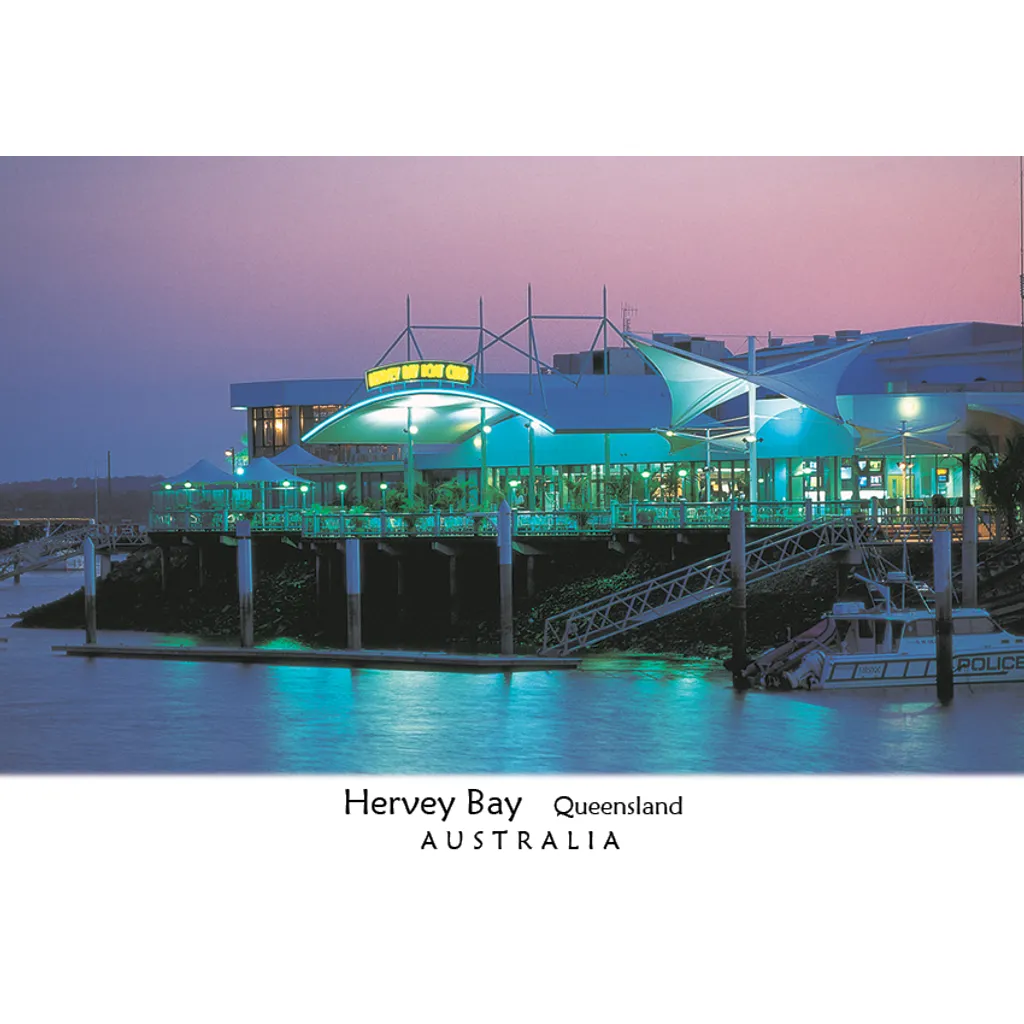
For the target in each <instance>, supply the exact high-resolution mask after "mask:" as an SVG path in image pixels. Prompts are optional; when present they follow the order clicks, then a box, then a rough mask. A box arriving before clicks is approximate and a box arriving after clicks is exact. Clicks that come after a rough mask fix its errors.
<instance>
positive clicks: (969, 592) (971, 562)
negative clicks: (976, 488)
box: [960, 505, 978, 608]
mask: <svg viewBox="0 0 1024 1024" xmlns="http://www.w3.org/2000/svg"><path fill="white" fill-rule="evenodd" d="M960 551H961V559H960V560H961V567H962V572H961V581H962V583H961V585H962V588H963V591H962V593H961V597H960V603H961V604H962V605H963V606H964V607H965V608H977V607H978V510H977V509H976V508H975V507H974V506H973V505H968V506H966V507H965V508H964V536H963V541H962V543H961V548H960Z"/></svg>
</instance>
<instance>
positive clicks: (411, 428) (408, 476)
mask: <svg viewBox="0 0 1024 1024" xmlns="http://www.w3.org/2000/svg"><path fill="white" fill-rule="evenodd" d="M405 416H406V419H405V433H406V434H408V435H409V443H408V444H407V445H406V446H405V504H406V507H407V508H409V509H411V508H412V505H413V490H414V488H415V472H416V471H415V468H414V465H413V459H414V455H413V438H414V437H415V436H416V435H417V434H418V433H419V432H420V428H419V427H418V426H416V424H415V423H413V421H412V406H411V405H410V406H409V407H408V408H407V409H406V411H405Z"/></svg>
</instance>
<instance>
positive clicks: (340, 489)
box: [338, 484, 348, 508]
mask: <svg viewBox="0 0 1024 1024" xmlns="http://www.w3.org/2000/svg"><path fill="white" fill-rule="evenodd" d="M347 490H348V484H338V500H339V502H340V503H341V507H342V508H344V507H345V492H346V491H347Z"/></svg>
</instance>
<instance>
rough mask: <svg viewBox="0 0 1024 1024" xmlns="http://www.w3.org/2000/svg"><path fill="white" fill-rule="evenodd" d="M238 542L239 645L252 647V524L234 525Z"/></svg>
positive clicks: (241, 523) (240, 521)
mask: <svg viewBox="0 0 1024 1024" xmlns="http://www.w3.org/2000/svg"><path fill="white" fill-rule="evenodd" d="M235 537H236V538H237V540H238V613H239V619H240V625H241V630H240V632H241V644H242V646H243V647H252V646H253V589H254V586H253V571H252V523H250V522H249V520H247V519H241V520H239V521H238V522H237V523H236V524H235Z"/></svg>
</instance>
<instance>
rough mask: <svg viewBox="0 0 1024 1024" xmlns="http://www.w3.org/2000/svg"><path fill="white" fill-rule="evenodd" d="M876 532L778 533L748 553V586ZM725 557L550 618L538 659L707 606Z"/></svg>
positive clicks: (831, 523)
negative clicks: (704, 603) (704, 602)
mask: <svg viewBox="0 0 1024 1024" xmlns="http://www.w3.org/2000/svg"><path fill="white" fill-rule="evenodd" d="M877 539H878V528H877V527H876V526H875V525H874V524H872V523H869V522H868V521H867V520H866V519H865V518H862V517H860V516H856V517H854V516H844V517H841V518H836V519H831V520H826V521H824V522H820V523H817V524H811V525H802V526H797V527H793V528H792V529H789V530H781V531H779V532H778V533H774V534H772V535H771V536H770V537H768V538H766V539H764V540H759V541H755V542H754V543H752V544H748V545H747V548H746V565H747V583H748V584H750V583H755V582H757V581H758V580H760V579H765V578H766V577H768V576H771V575H773V574H774V573H777V572H780V571H782V570H784V569H789V568H792V567H794V566H797V565H805V564H807V563H808V562H813V561H815V560H816V559H819V558H823V557H825V556H826V555H829V554H832V553H833V552H835V551H841V550H844V549H850V548H857V549H864V548H865V547H867V546H868V545H869V544H870V543H871V542H872V541H877ZM729 561H730V555H729V552H728V551H726V552H724V553H723V554H721V555H715V556H713V557H711V558H706V559H704V560H703V561H701V562H695V563H694V564H693V565H687V566H684V567H683V568H681V569H673V570H672V572H668V573H665V574H664V575H663V576H656V577H655V578H654V579H650V580H645V581H644V582H642V583H637V584H634V585H633V586H631V587H626V588H625V589H624V590H620V591H618V592H616V593H614V594H609V595H607V596H605V597H601V598H597V599H596V600H594V601H588V602H587V603H586V604H582V605H579V606H578V607H576V608H570V609H568V610H567V611H564V612H559V613H558V614H557V615H552V616H551V617H550V618H549V619H547V621H546V622H545V623H544V640H543V644H542V646H541V649H540V652H539V653H540V654H544V655H556V654H568V653H569V652H571V651H578V650H581V649H583V648H584V647H590V646H591V645H593V644H596V643H598V642H599V641H601V640H606V639H608V638H609V637H612V636H616V635H618V634H620V633H625V632H627V631H629V630H631V629H635V628H636V627H637V626H642V625H644V623H647V622H654V621H655V620H656V619H661V618H664V617H665V616H666V615H672V614H674V613H675V612H678V611H682V610H683V609H684V608H690V607H692V606H693V605H696V604H700V603H701V602H703V601H708V600H710V599H711V598H713V597H717V596H718V595H720V594H724V593H727V592H728V590H729Z"/></svg>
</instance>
